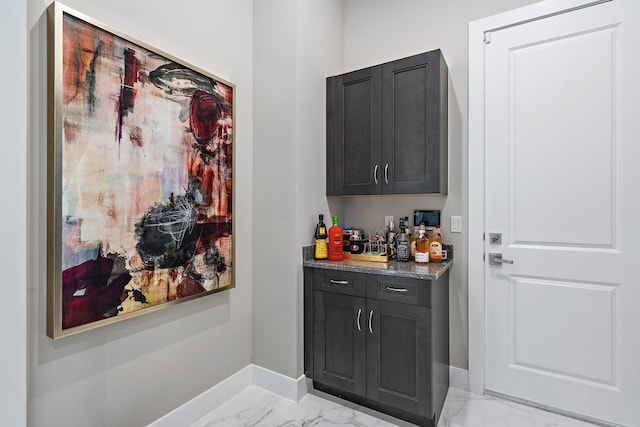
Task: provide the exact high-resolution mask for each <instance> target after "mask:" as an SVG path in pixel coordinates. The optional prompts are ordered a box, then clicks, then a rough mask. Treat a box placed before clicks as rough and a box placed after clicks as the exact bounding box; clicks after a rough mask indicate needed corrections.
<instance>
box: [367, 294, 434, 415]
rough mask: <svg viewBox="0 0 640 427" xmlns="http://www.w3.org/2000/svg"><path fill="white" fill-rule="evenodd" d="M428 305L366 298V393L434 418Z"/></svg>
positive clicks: (371, 396) (379, 399)
mask: <svg viewBox="0 0 640 427" xmlns="http://www.w3.org/2000/svg"><path fill="white" fill-rule="evenodd" d="M429 310H430V309H429V307H419V306H411V305H407V304H400V303H395V302H389V301H381V300H372V299H369V300H367V320H368V319H371V320H370V325H367V397H368V398H369V399H372V400H375V401H377V402H380V403H383V404H386V405H389V406H392V407H394V408H397V409H401V410H403V411H407V412H410V413H412V414H416V415H418V416H421V417H427V418H431V417H432V415H433V410H432V407H431V401H432V399H431V392H430V390H431V358H430V352H429V348H430V342H431V341H430V340H431V332H430V326H429V318H430V317H429Z"/></svg>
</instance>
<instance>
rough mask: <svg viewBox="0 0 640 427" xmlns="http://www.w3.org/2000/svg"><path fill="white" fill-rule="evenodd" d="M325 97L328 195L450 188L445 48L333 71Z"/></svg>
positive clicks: (436, 191) (414, 191) (407, 192)
mask: <svg viewBox="0 0 640 427" xmlns="http://www.w3.org/2000/svg"><path fill="white" fill-rule="evenodd" d="M326 99H327V111H326V113H327V114H326V115H327V196H342V195H365V194H425V193H440V194H447V173H448V172H447V156H448V153H447V150H448V69H447V64H446V63H445V61H444V58H443V56H442V52H441V51H440V50H434V51H431V52H426V53H422V54H419V55H414V56H410V57H408V58H403V59H398V60H396V61H392V62H387V63H384V64H381V65H376V66H373V67H369V68H365V69H362V70H357V71H352V72H350V73H346V74H341V75H338V76H334V77H329V78H327V98H326Z"/></svg>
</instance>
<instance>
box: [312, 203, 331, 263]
mask: <svg viewBox="0 0 640 427" xmlns="http://www.w3.org/2000/svg"><path fill="white" fill-rule="evenodd" d="M314 237H315V251H314V258H315V259H327V258H328V256H329V250H328V248H327V226H326V225H324V215H322V214H320V215H318V224H317V225H316V233H315V236H314Z"/></svg>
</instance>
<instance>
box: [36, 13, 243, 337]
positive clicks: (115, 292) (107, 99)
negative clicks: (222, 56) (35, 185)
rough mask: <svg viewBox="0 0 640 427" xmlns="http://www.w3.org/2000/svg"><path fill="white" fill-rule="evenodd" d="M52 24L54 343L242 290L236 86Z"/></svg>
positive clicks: (98, 33) (105, 32)
mask: <svg viewBox="0 0 640 427" xmlns="http://www.w3.org/2000/svg"><path fill="white" fill-rule="evenodd" d="M48 12H49V61H48V62H49V70H48V75H49V82H48V83H49V124H48V127H49V138H50V140H49V145H48V147H49V148H48V188H47V198H48V200H47V203H48V213H47V257H48V259H47V270H48V271H47V276H48V286H47V335H48V336H49V337H51V338H54V339H55V338H60V337H64V336H68V335H72V334H75V333H78V332H82V331H86V330H89V329H93V328H96V327H99V326H103V325H107V324H111V323H114V322H117V321H120V320H123V319H127V318H131V317H135V316H138V315H141V314H145V313H149V312H151V311H155V310H157V309H160V308H165V307H167V306H170V305H172V304H175V303H177V302H181V301H186V300H190V299H194V298H197V297H201V296H204V295H209V294H212V293H215V292H218V291H221V290H225V289H230V288H233V287H234V286H235V285H234V269H233V259H234V239H233V236H234V233H233V230H234V228H233V200H234V190H233V189H234V179H233V158H234V155H233V154H234V118H235V115H234V107H235V102H234V96H235V86H234V85H233V84H231V83H229V82H226V81H224V80H223V79H220V78H218V77H216V76H214V75H212V74H209V73H207V72H206V71H204V70H201V69H198V68H196V67H194V66H192V65H189V64H187V63H185V62H183V61H181V60H179V59H177V58H175V57H172V56H171V55H169V54H166V53H163V52H161V51H159V50H157V49H154V48H152V47H150V46H148V45H146V44H144V43H142V42H140V41H135V40H132V39H131V38H130V37H127V36H125V35H124V34H122V33H120V32H118V31H116V30H114V29H111V28H108V27H106V26H105V25H103V24H101V23H99V22H97V21H95V20H93V19H91V18H89V17H87V16H84V15H82V14H80V13H78V12H76V11H73V10H71V9H69V8H67V7H65V6H63V5H61V4H59V3H54V4H52V5H51V6H50V7H49V11H48Z"/></svg>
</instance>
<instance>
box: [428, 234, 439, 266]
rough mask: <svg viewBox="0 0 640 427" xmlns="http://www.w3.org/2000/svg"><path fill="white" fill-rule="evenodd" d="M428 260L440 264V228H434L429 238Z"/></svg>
mask: <svg viewBox="0 0 640 427" xmlns="http://www.w3.org/2000/svg"><path fill="white" fill-rule="evenodd" d="M429 258H430V259H431V261H433V262H442V236H440V226H439V225H438V226H436V229H435V232H434V233H433V236H431V237H429Z"/></svg>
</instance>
